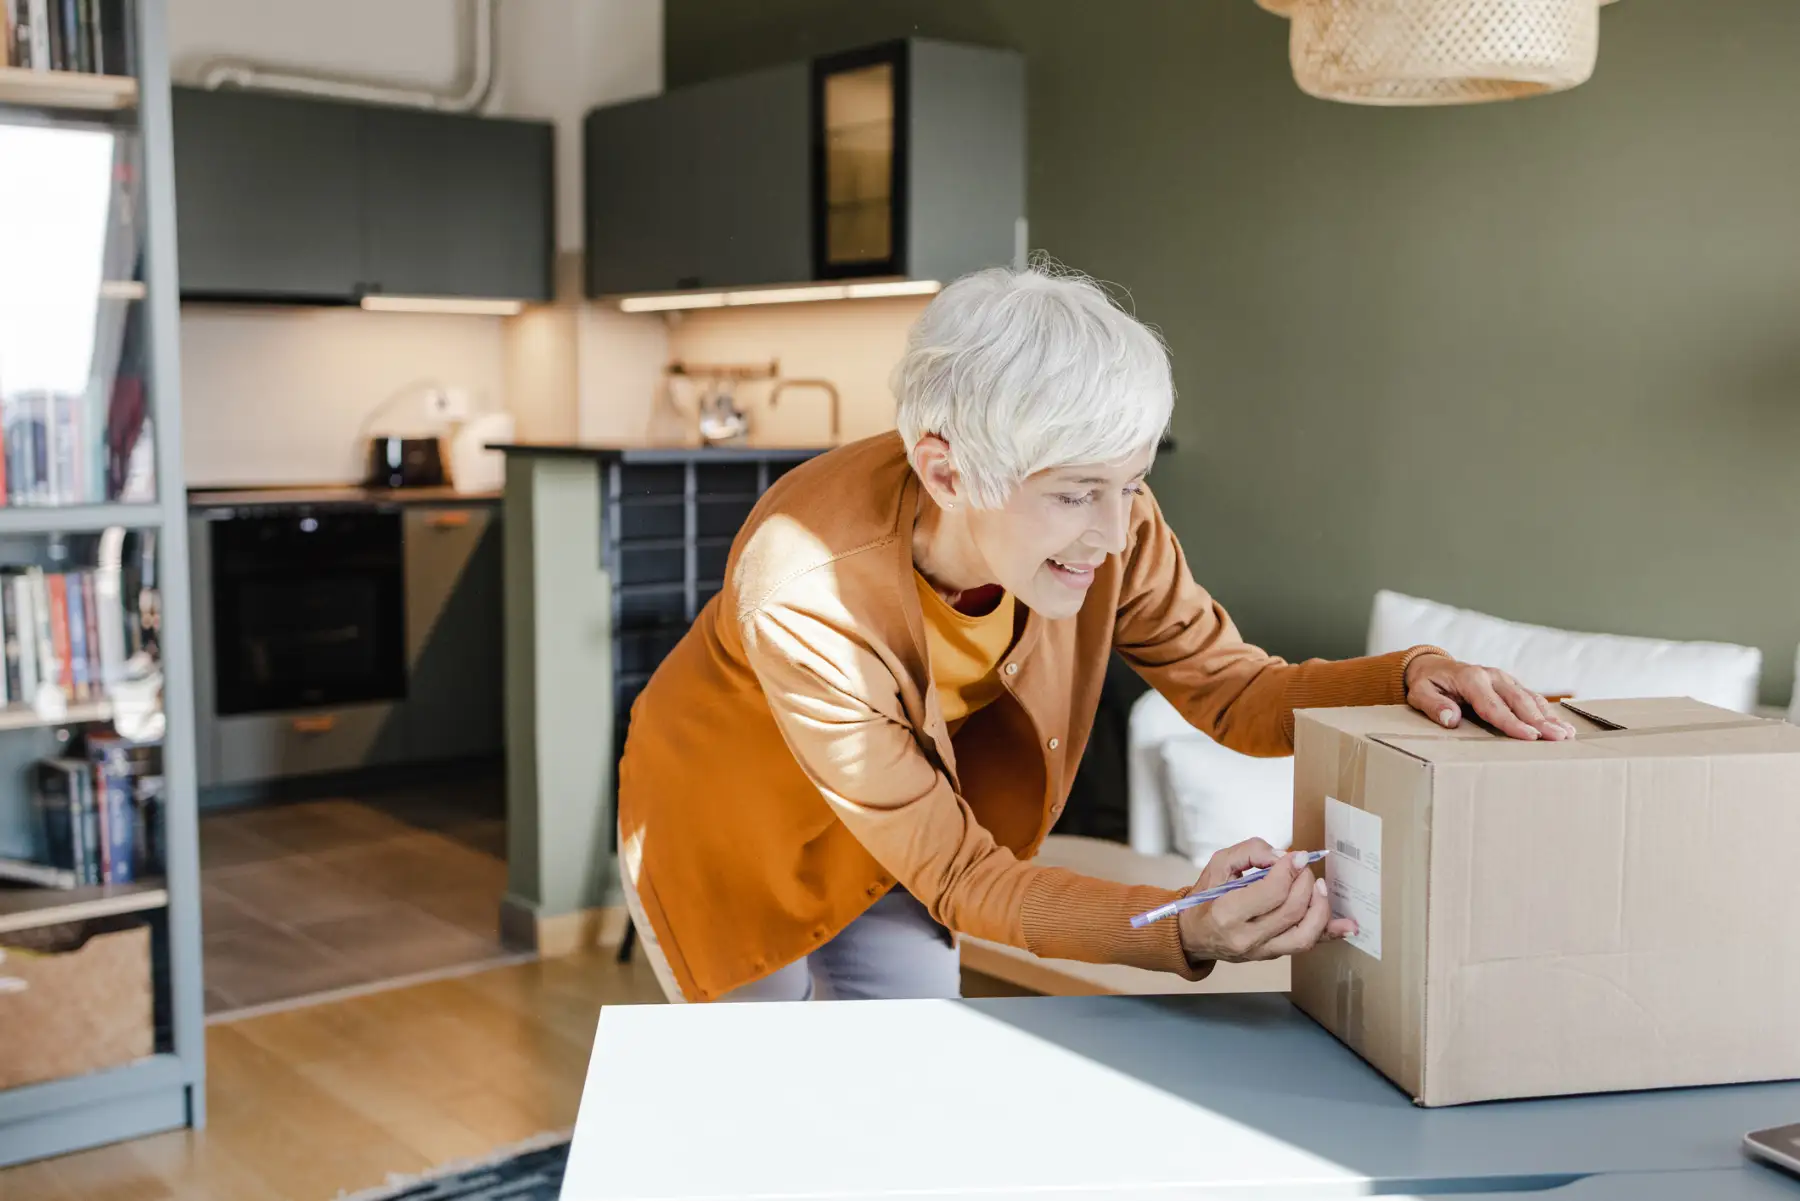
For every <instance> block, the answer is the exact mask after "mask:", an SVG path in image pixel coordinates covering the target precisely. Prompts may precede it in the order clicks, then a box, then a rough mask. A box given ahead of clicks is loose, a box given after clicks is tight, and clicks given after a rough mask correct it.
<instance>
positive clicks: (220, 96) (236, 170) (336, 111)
mask: <svg viewBox="0 0 1800 1201" xmlns="http://www.w3.org/2000/svg"><path fill="white" fill-rule="evenodd" d="M172 93H173V105H174V126H175V194H176V198H177V203H176V208H175V212H176V236H177V245H178V253H179V255H180V260H181V261H180V275H181V293H182V295H183V296H216V297H220V298H223V299H232V298H251V297H263V298H269V299H286V300H295V301H306V300H335V299H343V298H346V297H349V296H351V295H353V294H354V292H355V291H356V285H357V281H358V280H360V279H361V278H362V182H361V171H360V166H359V161H360V160H359V154H358V147H357V138H358V130H359V127H360V123H361V113H360V110H359V109H358V108H356V107H355V106H353V105H348V104H332V103H326V102H321V101H316V100H302V99H298V98H293V97H287V96H271V95H265V94H260V93H254V92H208V91H202V90H199V89H195V88H174V89H172Z"/></svg>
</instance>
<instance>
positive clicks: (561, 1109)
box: [0, 951, 1022, 1201]
mask: <svg viewBox="0 0 1800 1201" xmlns="http://www.w3.org/2000/svg"><path fill="white" fill-rule="evenodd" d="M963 991H964V993H965V995H967V996H1010V995H1019V994H1020V992H1021V991H1022V990H1018V989H1015V988H1013V987H1012V986H1010V985H1006V984H1003V983H1001V982H1000V981H997V980H990V979H987V978H986V977H983V976H979V975H977V974H975V973H972V972H965V973H964V974H963ZM661 1000H662V993H661V992H660V990H659V989H658V988H657V985H656V981H655V979H654V978H653V977H652V976H651V973H650V969H649V968H648V967H647V966H645V965H644V963H643V962H642V957H641V956H640V957H639V961H638V962H637V963H635V964H632V965H630V966H619V965H617V964H615V963H614V962H613V956H612V953H611V952H610V951H592V952H586V953H583V954H580V955H573V956H569V957H567V958H562V959H549V960H543V961H540V962H534V963H527V964H521V965H517V966H513V967H504V968H496V969H494V970H492V971H486V972H481V973H478V974H476V975H472V976H464V977H461V978H458V979H454V980H443V981H438V982H436V983H431V984H421V985H417V986H414V987H410V988H402V989H394V990H392V991H389V992H381V993H374V994H370V995H366V996H360V997H354V998H351V999H349V1000H342V1001H332V1002H328V1003H325V1004H319V1005H313V1006H309V1007H305V1008H300V1009H293V1010H289V1011H287V1012H284V1013H276V1014H270V1015H267V1016H263V1017H252V1018H245V1019H243V1020H240V1021H235V1022H226V1023H222V1024H219V1025H214V1026H211V1027H209V1028H208V1029H207V1032H206V1055H207V1072H208V1076H207V1090H206V1096H207V1110H208V1115H207V1116H208V1125H207V1128H206V1129H205V1130H204V1131H201V1132H199V1133H193V1132H190V1131H178V1132H175V1133H171V1134H163V1135H157V1136H155V1137H153V1138H147V1139H142V1140H139V1141H137V1142H134V1143H121V1144H118V1145H116V1146H111V1147H102V1148H100V1149H98V1150H94V1151H83V1152H79V1153H77V1154H75V1155H68V1156H64V1157H62V1158H60V1159H53V1160H44V1161H41V1162H38V1163H33V1164H26V1165H24V1166H22V1167H18V1168H9V1169H0V1201H165V1199H169V1198H179V1199H180V1201H331V1199H332V1198H334V1197H336V1196H338V1195H339V1194H340V1193H342V1192H355V1191H359V1190H361V1189H365V1188H370V1187H373V1186H375V1185H379V1184H382V1183H384V1182H385V1181H386V1179H387V1178H388V1176H389V1175H390V1174H394V1173H401V1174H408V1175H410V1174H413V1173H417V1172H422V1171H425V1170H427V1169H428V1168H431V1167H433V1166H436V1165H439V1164H444V1163H449V1162H452V1161H455V1160H459V1159H471V1158H479V1157H482V1156H485V1155H489V1154H491V1153H492V1152H493V1151H494V1150H496V1149H497V1148H500V1147H504V1146H507V1145H508V1144H511V1143H516V1142H520V1141H522V1140H524V1139H528V1138H531V1137H532V1136H533V1135H537V1134H540V1133H543V1132H546V1131H555V1130H562V1129H566V1128H567V1127H569V1126H572V1125H573V1124H574V1122H575V1110H576V1106H577V1103H578V1102H579V1101H580V1098H581V1086H582V1083H583V1080H584V1079H585V1077H586V1073H587V1061H588V1050H589V1048H590V1047H591V1046H592V1045H593V1041H594V1026H595V1022H596V1021H597V1020H598V1019H599V1015H600V1008H601V1006H602V1005H610V1004H643V1003H655V1002H660V1001H661Z"/></svg>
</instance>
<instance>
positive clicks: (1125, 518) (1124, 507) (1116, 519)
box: [1093, 496, 1131, 555]
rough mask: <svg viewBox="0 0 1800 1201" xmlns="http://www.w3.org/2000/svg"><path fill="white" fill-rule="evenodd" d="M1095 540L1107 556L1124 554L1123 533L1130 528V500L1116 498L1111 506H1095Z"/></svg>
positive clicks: (1122, 497)
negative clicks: (1096, 518)
mask: <svg viewBox="0 0 1800 1201" xmlns="http://www.w3.org/2000/svg"><path fill="white" fill-rule="evenodd" d="M1096 509H1097V513H1096V516H1097V517H1098V520H1097V521H1096V522H1095V523H1094V528H1093V534H1094V536H1095V540H1096V541H1097V542H1098V543H1099V544H1100V546H1101V547H1102V548H1104V549H1105V551H1106V553H1107V554H1109V555H1120V554H1124V553H1125V532H1126V531H1127V530H1128V529H1129V528H1130V527H1131V498H1130V497H1129V496H1121V497H1117V498H1115V499H1114V500H1113V502H1112V503H1111V504H1108V505H1098V506H1096Z"/></svg>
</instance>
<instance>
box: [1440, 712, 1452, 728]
mask: <svg viewBox="0 0 1800 1201" xmlns="http://www.w3.org/2000/svg"><path fill="white" fill-rule="evenodd" d="M1438 720H1439V721H1441V722H1443V723H1444V724H1445V725H1447V726H1453V725H1455V724H1456V710H1454V709H1446V710H1444V711H1443V712H1442V713H1440V714H1438Z"/></svg>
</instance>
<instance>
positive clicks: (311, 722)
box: [217, 704, 406, 784]
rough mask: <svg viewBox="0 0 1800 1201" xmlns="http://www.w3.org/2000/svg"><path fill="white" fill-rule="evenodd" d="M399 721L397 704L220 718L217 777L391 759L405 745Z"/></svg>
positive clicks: (234, 780) (242, 780)
mask: <svg viewBox="0 0 1800 1201" xmlns="http://www.w3.org/2000/svg"><path fill="white" fill-rule="evenodd" d="M402 726H403V723H402V720H401V710H400V706H399V705H396V704H376V705H352V706H346V707H344V708H341V709H320V710H317V711H309V712H304V713H256V714H250V715H247V716H243V717H222V718H220V719H219V723H218V742H217V754H218V763H219V773H218V779H217V782H218V783H220V784H250V783H255V782H257V781H262V780H279V779H285V778H287V777H290V776H308V775H315V774H317V773H319V772H335V771H350V770H353V769H355V768H358V767H369V766H374V765H377V764H384V763H396V762H399V761H400V760H401V759H402V758H403V757H404V753H405V747H406V740H405V734H404V730H403V728H402Z"/></svg>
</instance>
